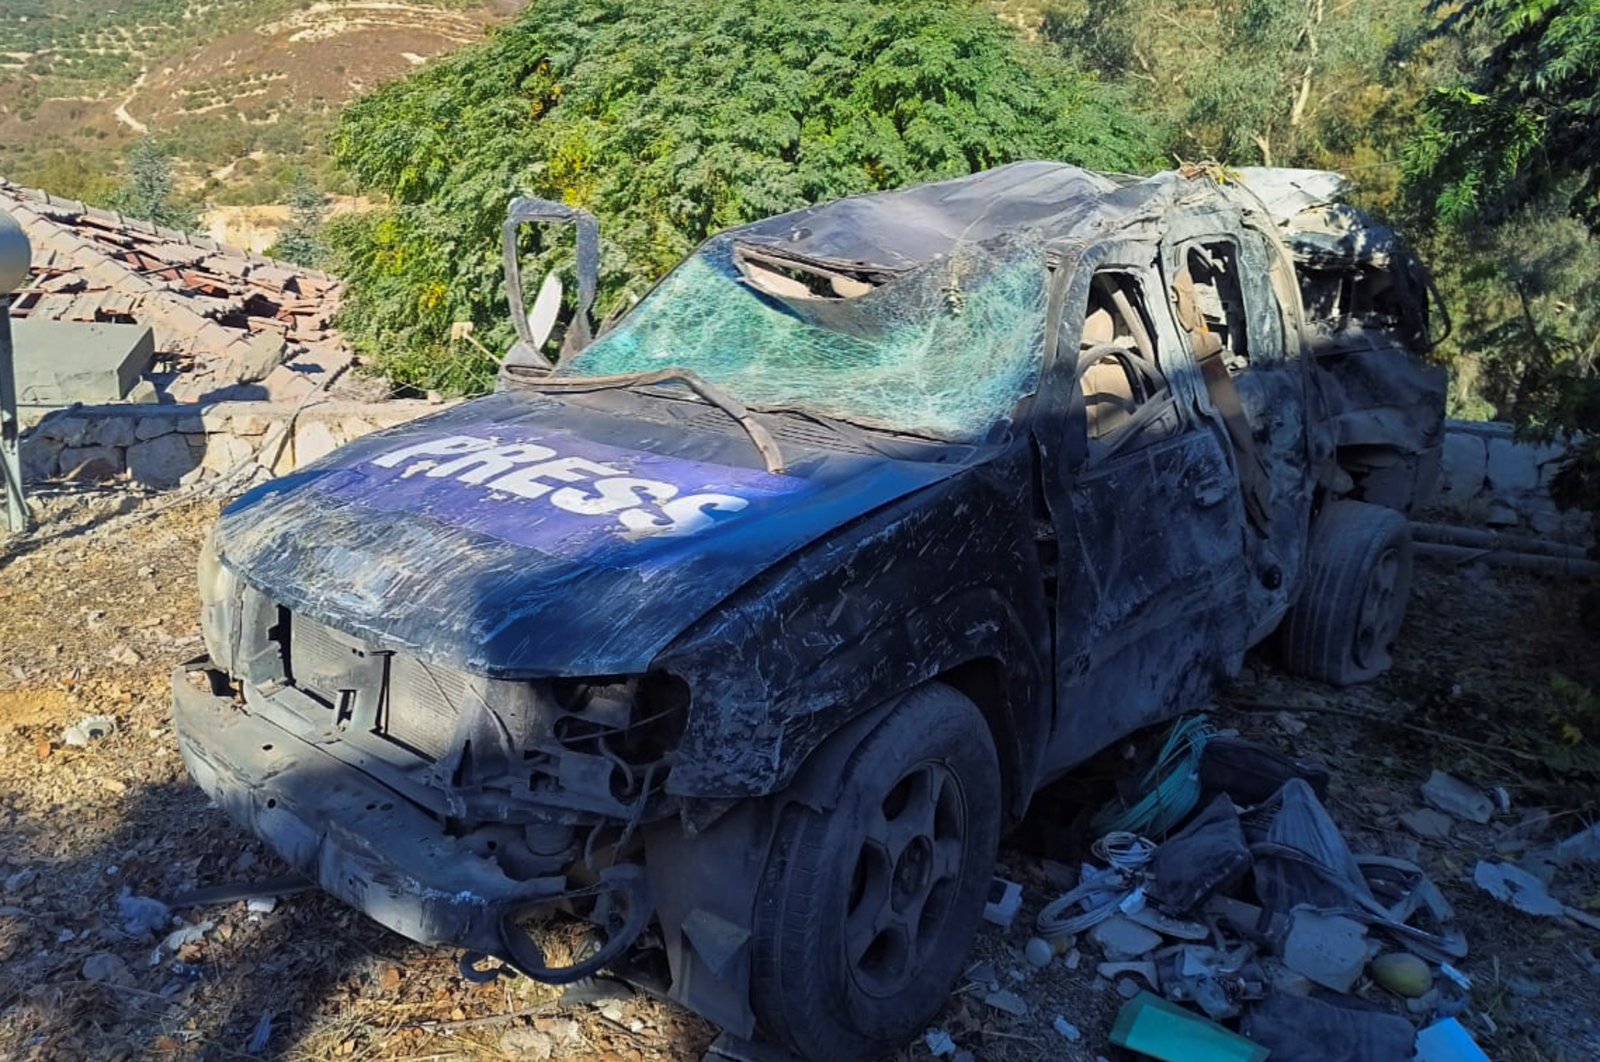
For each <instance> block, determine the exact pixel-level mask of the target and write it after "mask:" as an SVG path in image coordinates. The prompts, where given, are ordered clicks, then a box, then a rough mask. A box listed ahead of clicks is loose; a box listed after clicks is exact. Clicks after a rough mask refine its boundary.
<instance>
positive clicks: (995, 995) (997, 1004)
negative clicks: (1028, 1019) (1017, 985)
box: [983, 990, 1028, 1018]
mask: <svg viewBox="0 0 1600 1062" xmlns="http://www.w3.org/2000/svg"><path fill="white" fill-rule="evenodd" d="M983 1001H984V1002H985V1003H987V1004H988V1005H989V1006H991V1007H993V1008H994V1009H995V1010H999V1011H1004V1012H1005V1013H1007V1014H1010V1015H1012V1016H1013V1017H1017V1018H1021V1017H1025V1016H1027V1013H1028V1004H1027V1002H1026V1001H1024V1000H1023V998H1022V997H1021V996H1019V995H1017V994H1016V993H1015V992H1007V991H1005V990H1001V991H999V992H990V993H989V994H988V995H986V996H984V997H983Z"/></svg>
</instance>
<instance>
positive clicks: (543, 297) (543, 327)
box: [503, 197, 600, 371]
mask: <svg viewBox="0 0 1600 1062" xmlns="http://www.w3.org/2000/svg"><path fill="white" fill-rule="evenodd" d="M536 224H556V225H571V226H572V227H573V228H574V229H575V230H576V235H577V281H578V288H577V299H576V305H575V306H574V308H573V313H572V319H571V320H570V321H569V322H568V323H567V330H566V335H565V337H564V338H563V339H562V342H561V357H562V358H566V357H569V356H570V355H573V354H576V353H577V352H578V351H580V350H582V349H583V348H584V347H586V346H588V345H589V343H590V341H591V340H593V338H594V326H593V324H592V323H591V322H590V319H589V313H590V310H591V309H592V308H593V306H594V297H595V291H596V289H597V288H598V287H599V281H600V223H599V222H598V221H596V220H595V217H594V215H593V214H591V213H589V212H588V211H586V210H579V209H577V208H576V207H569V206H566V205H564V204H562V203H554V202H551V201H550V200H548V199H533V198H526V197H525V198H521V199H514V200H512V202H511V205H510V206H509V207H508V208H507V209H506V221H505V228H504V240H503V242H504V254H505V282H506V298H507V300H508V301H509V302H510V304H511V320H512V323H513V324H514V325H515V326H516V329H517V341H516V342H515V343H514V344H512V347H511V350H510V351H508V352H507V354H506V358H505V363H506V364H507V365H516V366H521V367H523V368H530V369H544V370H547V371H548V370H550V369H553V368H555V364H554V363H553V362H551V361H550V359H549V358H547V357H545V355H544V353H543V347H544V345H545V343H546V342H547V341H548V340H549V338H550V336H551V334H552V333H553V332H554V331H555V327H556V324H557V321H558V319H559V317H560V313H561V305H562V298H563V295H564V294H565V289H564V287H563V285H562V283H561V279H560V277H558V276H557V275H556V274H555V273H551V274H550V275H549V276H547V277H545V280H544V284H543V286H541V287H540V289H539V294H538V296H537V297H536V298H535V299H534V303H533V307H532V308H531V309H530V308H528V306H527V299H526V296H525V295H524V294H523V288H522V256H521V251H520V247H519V237H520V236H521V235H522V229H523V227H524V226H526V225H536Z"/></svg>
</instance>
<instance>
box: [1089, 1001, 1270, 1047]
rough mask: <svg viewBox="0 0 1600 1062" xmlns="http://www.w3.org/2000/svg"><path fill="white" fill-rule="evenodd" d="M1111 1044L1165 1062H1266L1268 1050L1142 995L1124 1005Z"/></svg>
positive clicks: (1197, 1016) (1113, 1030)
mask: <svg viewBox="0 0 1600 1062" xmlns="http://www.w3.org/2000/svg"><path fill="white" fill-rule="evenodd" d="M1111 1042H1112V1043H1113V1044H1115V1045H1116V1046H1118V1047H1126V1048H1127V1049H1128V1050H1130V1051H1138V1052H1140V1053H1141V1054H1145V1055H1149V1056H1150V1057H1151V1058H1156V1059H1161V1060H1162V1062H1264V1060H1265V1059H1266V1057H1267V1055H1268V1051H1267V1049H1266V1048H1265V1047H1262V1046H1260V1045H1259V1044H1254V1043H1251V1042H1250V1041H1249V1040H1247V1039H1245V1038H1244V1037H1243V1036H1240V1035H1239V1034H1238V1033H1234V1032H1230V1031H1229V1030H1227V1029H1225V1028H1223V1027H1222V1026H1221V1025H1218V1024H1217V1023H1216V1022H1214V1021H1209V1020H1207V1019H1206V1018H1202V1017H1200V1016H1199V1015H1198V1014H1195V1013H1193V1012H1192V1011H1188V1010H1185V1009H1184V1008H1182V1007H1180V1006H1178V1005H1177V1004H1175V1003H1169V1002H1167V1001H1166V1000H1164V999H1162V998H1161V997H1160V996H1155V995H1151V994H1150V993H1149V992H1141V993H1140V994H1139V995H1137V996H1135V997H1133V998H1132V999H1130V1000H1129V1001H1128V1002H1127V1003H1126V1004H1124V1005H1123V1008H1122V1010H1121V1012H1119V1013H1118V1014H1117V1021H1116V1024H1115V1025H1113V1026H1112V1028H1111Z"/></svg>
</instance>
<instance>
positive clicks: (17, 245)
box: [0, 210, 33, 535]
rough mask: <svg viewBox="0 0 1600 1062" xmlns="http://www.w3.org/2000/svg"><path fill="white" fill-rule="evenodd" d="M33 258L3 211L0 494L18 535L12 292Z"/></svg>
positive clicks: (24, 507) (23, 515) (21, 522)
mask: <svg viewBox="0 0 1600 1062" xmlns="http://www.w3.org/2000/svg"><path fill="white" fill-rule="evenodd" d="M32 260H33V252H32V248H30V247H29V246H28V237H27V236H26V235H25V234H24V233H23V231H22V226H21V225H18V224H17V219H16V218H13V217H12V216H11V215H10V214H9V213H8V212H6V211H4V210H0V493H4V495H5V503H6V523H7V525H8V526H9V527H10V528H11V531H12V533H13V534H18V535H20V534H22V533H23V532H24V531H26V530H28V503H27V500H26V499H25V498H23V496H22V455H21V450H20V447H21V442H22V424H21V422H20V421H19V420H18V419H17V379H16V359H15V357H14V350H13V348H12V345H11V293H12V292H13V291H15V290H16V289H17V288H18V287H19V286H20V285H21V284H22V282H23V281H24V280H26V279H27V277H28V265H29V263H31V262H32Z"/></svg>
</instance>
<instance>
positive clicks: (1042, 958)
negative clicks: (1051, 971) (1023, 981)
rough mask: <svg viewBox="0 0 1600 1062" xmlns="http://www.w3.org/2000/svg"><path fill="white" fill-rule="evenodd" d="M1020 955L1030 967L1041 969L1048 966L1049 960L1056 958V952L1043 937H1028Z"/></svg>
mask: <svg viewBox="0 0 1600 1062" xmlns="http://www.w3.org/2000/svg"><path fill="white" fill-rule="evenodd" d="M1022 954H1023V956H1024V957H1026V958H1027V960H1028V964H1029V965H1030V966H1035V967H1040V968H1043V967H1045V966H1049V965H1050V960H1051V959H1053V958H1055V957H1056V950H1055V948H1053V947H1051V945H1050V942H1049V941H1047V940H1045V939H1044V938H1043V937H1029V938H1028V943H1027V945H1026V946H1025V947H1024V948H1023V949H1022Z"/></svg>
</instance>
